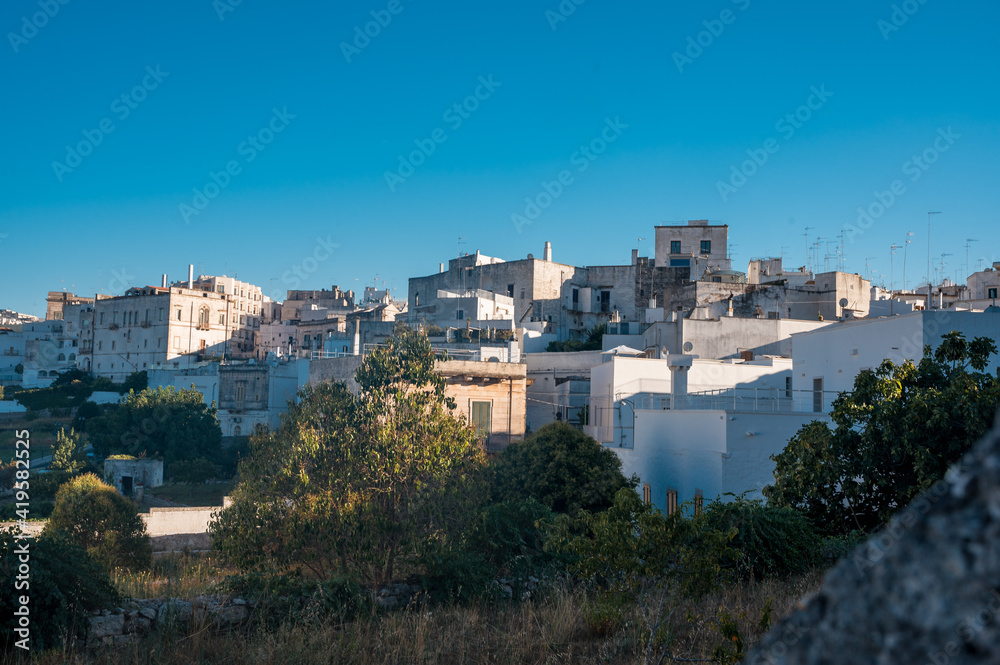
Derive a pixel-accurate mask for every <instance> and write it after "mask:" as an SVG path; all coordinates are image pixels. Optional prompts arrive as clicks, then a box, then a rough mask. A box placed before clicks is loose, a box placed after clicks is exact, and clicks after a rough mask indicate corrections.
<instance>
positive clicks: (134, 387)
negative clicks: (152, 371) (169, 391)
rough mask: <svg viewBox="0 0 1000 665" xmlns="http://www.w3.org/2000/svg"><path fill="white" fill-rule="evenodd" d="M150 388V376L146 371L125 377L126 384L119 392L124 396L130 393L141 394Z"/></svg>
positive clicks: (123, 384)
mask: <svg viewBox="0 0 1000 665" xmlns="http://www.w3.org/2000/svg"><path fill="white" fill-rule="evenodd" d="M148 387H149V375H147V374H146V371H145V370H143V371H141V372H132V373H131V374H129V375H128V376H127V377H125V381H124V383H122V385H121V386H120V388H119V390H118V392H120V393H122V394H123V395H124V394H126V393H129V392H137V393H141V392H142V391H143V390H145V389H146V388H148Z"/></svg>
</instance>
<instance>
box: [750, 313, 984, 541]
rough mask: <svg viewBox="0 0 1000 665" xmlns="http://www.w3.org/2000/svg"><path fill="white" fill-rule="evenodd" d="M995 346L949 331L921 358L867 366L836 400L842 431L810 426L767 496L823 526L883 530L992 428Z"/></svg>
mask: <svg viewBox="0 0 1000 665" xmlns="http://www.w3.org/2000/svg"><path fill="white" fill-rule="evenodd" d="M996 351H997V349H996V345H995V344H994V342H993V341H992V340H990V339H988V338H976V339H974V340H973V341H971V342H968V341H966V340H965V338H964V337H963V336H962V334H961V333H958V332H951V333H948V334H947V335H944V337H943V339H942V342H941V344H940V346H938V348H937V349H936V350H934V351H933V352H931V350H930V347H927V348H925V350H924V357H923V359H922V360H921V361H920V362H919V363H918V364H917V365H914V364H913V363H912V362H905V363H903V364H901V365H896V364H894V363H892V362H891V361H889V360H886V361H885V362H883V363H882V364H881V365H880V366H879V367H878V368H876V369H874V370H865V371H862V372H861V373H860V374H859V375H858V376H857V378H856V379H855V381H854V391H853V392H852V393H845V394H843V395H841V396H840V397H839V398H837V400H835V401H834V403H833V411H832V414H831V416H832V418H833V422H834V424H835V428H834V429H832V430H831V429H830V428H829V427H828V426H827V425H826V424H825V423H822V422H813V423H810V424H809V425H806V426H805V427H803V428H802V429H801V430H799V432H798V433H797V434H796V435H795V436H794V437H793V438H792V439H791V440H790V441H789V443H788V446H787V447H786V448H785V450H784V451H783V452H782V453H780V454H779V455H776V456H775V457H774V460H775V462H776V468H775V472H774V475H775V482H774V484H773V485H771V486H769V487H767V488H765V489H764V495H765V496H766V497H767V498H768V499H769V501H771V502H772V503H774V504H775V505H778V506H788V507H795V508H799V509H801V510H803V511H804V512H805V514H806V516H807V517H808V518H809V519H810V520H812V522H813V523H814V524H815V525H817V528H819V529H820V530H821V531H823V532H825V533H829V534H846V533H848V532H850V531H852V530H859V531H861V532H864V533H869V532H871V531H873V530H875V529H877V528H879V527H880V526H881V525H883V524H885V523H886V522H887V521H888V520H889V518H890V517H891V516H892V514H893V513H895V512H896V511H898V510H899V509H900V508H902V507H903V506H905V505H906V504H907V503H909V502H910V501H911V500H913V498H914V497H916V496H917V494H919V493H920V492H922V491H924V490H926V489H928V488H929V487H931V486H932V485H933V484H934V483H936V482H937V481H939V480H941V479H942V478H943V477H944V474H945V471H947V470H948V468H949V467H950V466H951V465H952V464H953V463H955V462H956V461H957V460H958V459H959V458H960V457H961V456H962V455H963V454H964V453H965V452H966V451H968V450H969V448H970V447H971V446H972V445H973V444H974V443H975V442H976V441H978V440H979V439H980V438H981V437H982V436H983V435H984V434H985V433H986V432H987V430H988V429H989V427H990V425H991V424H992V419H993V416H994V414H995V413H996V411H997V407H998V406H1000V380H998V379H997V377H996V376H993V375H991V374H988V373H984V372H983V370H984V369H985V368H986V364H987V361H988V359H989V357H990V355H991V354H993V353H996Z"/></svg>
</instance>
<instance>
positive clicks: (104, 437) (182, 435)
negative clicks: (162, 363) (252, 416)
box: [90, 386, 222, 466]
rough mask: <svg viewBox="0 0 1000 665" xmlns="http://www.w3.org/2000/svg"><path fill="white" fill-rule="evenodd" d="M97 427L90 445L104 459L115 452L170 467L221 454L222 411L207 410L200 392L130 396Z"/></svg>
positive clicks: (162, 389) (169, 388) (159, 390)
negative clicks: (160, 461) (156, 459)
mask: <svg viewBox="0 0 1000 665" xmlns="http://www.w3.org/2000/svg"><path fill="white" fill-rule="evenodd" d="M91 422H92V423H93V427H92V428H91V429H92V432H90V441H91V444H93V446H94V453H95V455H98V456H99V457H107V456H108V455H112V454H115V453H125V454H129V455H135V456H138V457H141V456H146V457H160V458H162V459H163V460H164V463H165V464H166V465H168V466H169V465H170V464H171V463H173V462H177V461H181V460H194V459H198V458H204V457H208V458H213V457H216V456H218V455H219V454H220V453H221V448H222V430H221V429H220V428H219V421H218V419H217V417H216V408H215V406H214V405H213V406H208V405H206V404H205V402H204V398H203V396H202V394H201V393H200V392H198V391H197V390H195V389H194V388H190V389H186V390H177V389H175V388H174V387H173V386H166V387H158V388H155V389H152V388H146V389H145V390H143V391H141V392H130V393H129V394H128V395H126V396H125V398H124V399H123V400H122V403H121V404H119V405H117V406H113V407H111V408H110V409H109V410H108V411H107V412H106V413H105V414H104V415H103V416H101V417H100V418H97V419H95V420H93V421H91Z"/></svg>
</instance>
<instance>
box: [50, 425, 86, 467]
mask: <svg viewBox="0 0 1000 665" xmlns="http://www.w3.org/2000/svg"><path fill="white" fill-rule="evenodd" d="M86 464H87V461H86V457H85V455H84V454H83V446H81V445H80V435H79V434H77V432H76V430H75V429H73V428H72V427H71V428H70V430H69V434H67V433H66V430H65V429H64V428H61V427H60V428H59V431H58V432H56V442H55V443H54V444H53V445H52V462H51V463H50V464H49V466H50V467H51V468H52V470H54V471H69V472H70V473H72V472H74V471H78V470H80V469H82V468H83V467H84V466H86Z"/></svg>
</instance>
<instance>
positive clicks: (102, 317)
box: [100, 312, 104, 324]
mask: <svg viewBox="0 0 1000 665" xmlns="http://www.w3.org/2000/svg"><path fill="white" fill-rule="evenodd" d="M100 321H101V323H102V324H103V323H104V312H101V319H100Z"/></svg>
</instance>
